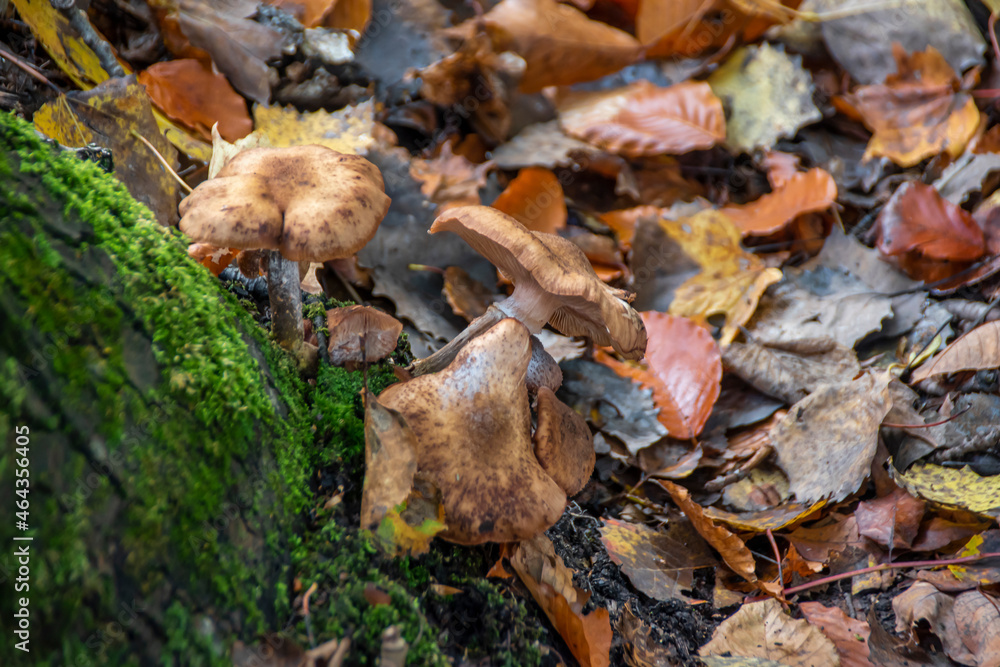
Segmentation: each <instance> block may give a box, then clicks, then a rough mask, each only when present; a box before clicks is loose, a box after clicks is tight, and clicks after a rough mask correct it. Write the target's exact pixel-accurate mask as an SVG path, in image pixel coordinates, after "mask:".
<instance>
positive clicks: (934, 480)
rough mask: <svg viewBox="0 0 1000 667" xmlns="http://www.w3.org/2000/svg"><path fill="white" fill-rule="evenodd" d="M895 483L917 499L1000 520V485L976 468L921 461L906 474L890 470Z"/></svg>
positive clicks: (994, 478)
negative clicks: (979, 473) (982, 474)
mask: <svg viewBox="0 0 1000 667" xmlns="http://www.w3.org/2000/svg"><path fill="white" fill-rule="evenodd" d="M889 471H890V472H891V473H892V478H893V480H894V481H895V482H896V483H897V484H899V485H900V486H901V487H903V488H904V489H906V490H907V491H909V492H910V493H911V494H913V495H914V496H916V497H917V498H923V499H924V500H930V501H932V502H935V503H940V504H942V505H948V506H951V507H961V508H964V509H967V510H969V511H971V512H976V513H977V514H984V515H986V516H991V517H994V518H1000V484H997V479H996V477H983V476H981V475H978V474H976V473H975V472H974V471H973V470H972V468H970V467H968V466H964V467H962V468H949V467H946V466H940V465H937V464H934V463H926V462H924V461H917V462H916V463H914V464H913V465H912V466H910V468H909V470H907V471H906V472H905V473H901V472H899V471H897V470H896V469H895V468H890V469H889Z"/></svg>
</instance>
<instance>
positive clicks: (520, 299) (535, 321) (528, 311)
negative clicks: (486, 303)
mask: <svg viewBox="0 0 1000 667" xmlns="http://www.w3.org/2000/svg"><path fill="white" fill-rule="evenodd" d="M560 305H562V304H560V303H559V299H558V297H554V296H552V295H551V294H548V293H547V292H545V291H544V290H541V289H538V288H537V287H536V286H535V285H534V284H533V283H532V282H530V281H525V283H522V284H521V285H516V286H515V287H514V292H513V293H512V294H511V295H510V296H509V297H507V298H506V299H504V300H503V301H501V302H500V303H498V304H497V308H499V309H500V310H502V311H503V312H505V313H506V314H507V317H513V318H514V319H515V320H518V321H519V322H520V323H521V324H523V325H524V326H526V327H528V332H529V333H531V334H532V335H535V334H537V333H539V332H541V330H542V329H544V328H545V325H546V324H548V322H549V318H550V317H552V313H554V312H556V311H557V310H559V306H560Z"/></svg>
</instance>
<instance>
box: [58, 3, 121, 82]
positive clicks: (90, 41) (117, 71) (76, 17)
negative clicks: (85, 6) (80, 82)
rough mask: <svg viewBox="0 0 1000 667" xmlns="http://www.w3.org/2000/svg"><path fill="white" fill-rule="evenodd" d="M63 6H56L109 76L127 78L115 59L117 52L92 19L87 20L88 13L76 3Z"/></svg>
mask: <svg viewBox="0 0 1000 667" xmlns="http://www.w3.org/2000/svg"><path fill="white" fill-rule="evenodd" d="M61 4H62V3H57V4H56V5H54V6H55V7H56V8H57V9H59V10H61V11H62V13H63V14H64V15H65V16H66V18H67V19H69V24H70V25H71V26H73V29H74V30H76V32H77V33H78V34H79V35H80V39H82V40H83V43H84V44H86V45H87V46H89V47H90V49H91V51H93V52H94V54H95V55H96V56H97V60H98V61H99V62H100V63H101V67H102V68H104V71H105V72H107V73H108V76H110V77H111V78H115V79H117V78H120V77H123V76H125V70H124V69H122V66H121V63H119V62H118V58H117V57H115V52H114V51H113V50H112V48H111V44H109V43H108V41H107V40H106V39H104V38H103V37H101V36H100V35H98V34H97V31H96V30H95V29H94V26H93V24H92V23H91V22H90V19H89V18H87V14H86V12H84V11H83V10H82V9H77V8H76V3H71V4H70V6H69V7H68V8H63V7H61V6H60V5H61ZM94 83H100V81H95V82H94Z"/></svg>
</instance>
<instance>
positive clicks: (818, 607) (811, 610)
mask: <svg viewBox="0 0 1000 667" xmlns="http://www.w3.org/2000/svg"><path fill="white" fill-rule="evenodd" d="M799 609H801V610H802V615H803V616H805V619H806V620H807V621H809V624H810V625H814V626H816V627H817V628H819V629H820V630H821V631H822V632H823V634H824V635H826V636H827V637H828V638H829V639H830V641H832V642H833V645H834V646H836V647H837V654H838V655H839V656H840V665H841V667H876V666H875V665H874V664H873V663H872V661H871V660H869V659H868V637H869V635H871V629H870V628H869V627H868V624H867V623H866V622H865V621H860V620H858V619H855V618H851V617H850V616H848V615H847V614H845V613H844V611H843V610H842V609H840V608H839V607H824V606H823V605H822V604H820V603H819V602H800V603H799Z"/></svg>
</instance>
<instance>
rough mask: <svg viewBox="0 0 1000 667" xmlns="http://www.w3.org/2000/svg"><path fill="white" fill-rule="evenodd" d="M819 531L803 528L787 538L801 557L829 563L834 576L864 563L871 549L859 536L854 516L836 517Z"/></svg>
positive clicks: (819, 528) (817, 528) (818, 529)
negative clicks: (856, 564)
mask: <svg viewBox="0 0 1000 667" xmlns="http://www.w3.org/2000/svg"><path fill="white" fill-rule="evenodd" d="M831 518H832V519H833V520H832V521H830V520H829V519H828V520H827V521H825V522H824V525H822V526H818V527H809V528H803V527H799V528H796V529H795V530H793V531H792V532H791V533H789V534H788V535H787V538H788V540H789V541H790V542H791V543H792V544H794V545H795V548H796V549H797V550H798V551H799V553H800V554H802V555H803V556H805V557H806V558H808V559H809V560H814V561H819V562H821V563H828V564H829V566H830V571H831V574H837V573H839V572H843V571H845V569H846V568H848V567H850V566H852V565H853V564H854V563H855V562H857V561H858V560H864V559H865V558H866V556H867V553H868V549H870V548H872V547H870V546H869V543H868V542H867V540H865V539H864V538H862V537H861V535H860V533H858V523H857V520H856V519H855V518H854V516H853V515H850V516H839V515H836V514H834V515H833V516H832V517H831Z"/></svg>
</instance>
